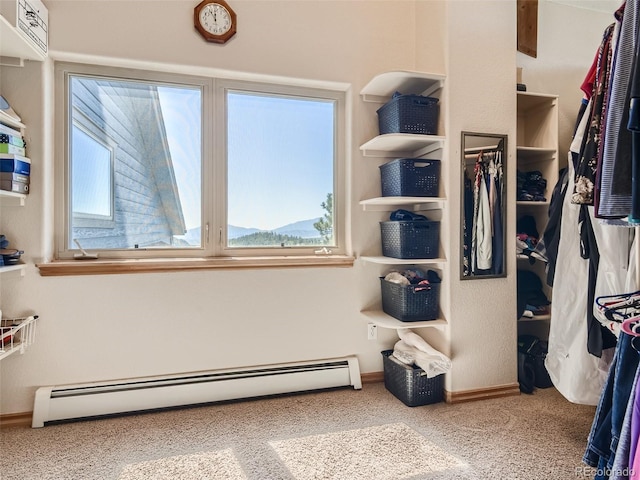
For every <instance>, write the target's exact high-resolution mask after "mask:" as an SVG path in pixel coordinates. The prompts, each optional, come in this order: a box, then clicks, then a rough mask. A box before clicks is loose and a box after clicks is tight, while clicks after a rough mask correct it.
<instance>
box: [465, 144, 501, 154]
mask: <svg viewBox="0 0 640 480" xmlns="http://www.w3.org/2000/svg"><path fill="white" fill-rule="evenodd" d="M498 147H499V145H486V146H484V147H468V148H465V149H464V153H473V152H475V153H480V152H482V151H491V150H497V149H498Z"/></svg>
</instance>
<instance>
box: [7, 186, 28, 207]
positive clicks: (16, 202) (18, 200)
mask: <svg viewBox="0 0 640 480" xmlns="http://www.w3.org/2000/svg"><path fill="white" fill-rule="evenodd" d="M26 198H27V196H26V195H25V194H24V193H17V192H10V191H8V190H0V205H3V206H4V205H9V206H20V207H24V201H25V199H26Z"/></svg>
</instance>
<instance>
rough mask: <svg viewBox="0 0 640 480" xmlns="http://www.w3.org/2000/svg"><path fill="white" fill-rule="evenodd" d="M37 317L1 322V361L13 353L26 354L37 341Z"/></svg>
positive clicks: (3, 320)
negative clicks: (27, 349) (27, 348)
mask: <svg viewBox="0 0 640 480" xmlns="http://www.w3.org/2000/svg"><path fill="white" fill-rule="evenodd" d="M37 319H38V316H37V315H31V316H29V317H24V318H13V319H2V320H0V360H2V359H3V358H6V357H8V356H9V355H11V354H12V353H16V352H20V353H24V350H25V348H26V347H28V346H29V345H31V344H32V343H33V342H34V341H35V337H36V320H37Z"/></svg>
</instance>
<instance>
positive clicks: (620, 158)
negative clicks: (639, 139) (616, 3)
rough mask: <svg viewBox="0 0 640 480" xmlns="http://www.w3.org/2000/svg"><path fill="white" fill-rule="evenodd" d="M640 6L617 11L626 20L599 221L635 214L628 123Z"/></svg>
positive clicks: (630, 2)
mask: <svg viewBox="0 0 640 480" xmlns="http://www.w3.org/2000/svg"><path fill="white" fill-rule="evenodd" d="M639 5H640V0H627V2H626V3H625V5H623V6H622V7H621V8H620V9H619V10H618V11H617V12H616V16H617V17H618V16H619V15H622V21H621V25H620V34H619V37H618V40H617V45H616V47H615V49H616V50H615V52H614V59H613V71H612V73H611V87H610V93H609V97H608V99H607V106H606V121H605V126H604V138H603V142H604V144H603V150H602V162H601V167H600V193H599V202H598V204H597V211H596V216H597V217H599V218H614V219H615V218H624V217H627V216H628V215H629V213H630V212H631V195H630V187H629V185H630V183H629V182H630V178H631V168H630V166H631V152H630V134H629V132H628V129H627V128H626V125H627V121H625V120H626V119H628V111H627V109H628V105H629V102H628V96H627V95H628V92H629V88H630V85H629V80H630V78H631V67H632V63H633V58H634V55H635V49H636V44H637V25H638V20H639V19H640V18H639V11H638V7H639ZM614 185H615V187H614ZM619 192H622V193H619Z"/></svg>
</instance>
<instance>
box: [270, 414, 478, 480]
mask: <svg viewBox="0 0 640 480" xmlns="http://www.w3.org/2000/svg"><path fill="white" fill-rule="evenodd" d="M269 444H270V445H271V447H272V448H273V449H274V450H275V451H276V453H277V454H278V455H279V456H280V458H281V459H282V461H283V463H284V464H285V465H286V466H287V468H288V469H289V471H290V472H291V474H292V475H293V476H294V477H295V479H296V480H321V479H322V480H327V479H333V480H338V479H345V480H371V479H374V478H375V479H376V480H400V479H402V478H408V477H412V476H414V475H421V474H422V475H424V474H429V473H436V472H443V471H446V470H458V471H460V470H466V469H467V468H468V465H467V464H466V463H464V462H462V461H460V460H458V459H457V458H456V457H454V456H453V455H451V454H449V453H447V452H446V451H444V450H443V449H441V448H440V447H438V446H437V445H435V444H433V443H431V442H429V441H428V440H427V439H426V438H425V437H423V436H422V435H420V434H419V433H418V432H416V431H415V430H413V429H411V428H409V427H408V426H406V425H405V424H404V423H394V424H388V425H381V426H376V427H368V428H361V429H358V430H347V431H342V432H336V433H328V434H323V435H313V436H309V437H300V438H292V439H289V440H279V441H273V442H269Z"/></svg>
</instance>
